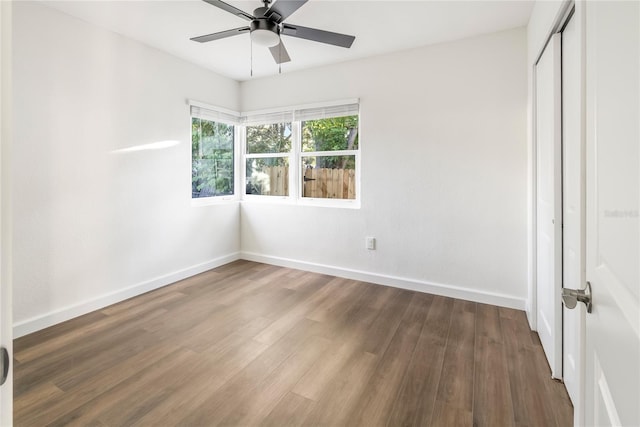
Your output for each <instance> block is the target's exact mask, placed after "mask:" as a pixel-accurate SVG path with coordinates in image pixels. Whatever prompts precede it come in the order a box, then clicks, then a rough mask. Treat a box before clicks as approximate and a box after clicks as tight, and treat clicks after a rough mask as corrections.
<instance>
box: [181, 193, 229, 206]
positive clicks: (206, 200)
mask: <svg viewBox="0 0 640 427" xmlns="http://www.w3.org/2000/svg"><path fill="white" fill-rule="evenodd" d="M238 201H240V200H239V199H238V197H237V196H235V195H234V196H217V197H201V198H197V199H191V206H192V207H199V206H212V205H228V204H230V203H234V202H238Z"/></svg>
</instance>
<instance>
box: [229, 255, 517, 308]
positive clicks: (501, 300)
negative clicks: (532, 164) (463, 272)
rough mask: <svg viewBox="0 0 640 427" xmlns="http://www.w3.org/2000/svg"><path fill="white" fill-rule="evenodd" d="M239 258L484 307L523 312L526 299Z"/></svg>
mask: <svg viewBox="0 0 640 427" xmlns="http://www.w3.org/2000/svg"><path fill="white" fill-rule="evenodd" d="M240 258H241V259H245V260H247V261H255V262H261V263H265V264H273V265H278V266H281V267H288V268H295V269H299V270H306V271H311V272H314V273H322V274H329V275H331V276H337V277H344V278H346V279H353V280H359V281H362V282H369V283H375V284H378V285H385V286H392V287H394V288H401V289H408V290H410V291H418V292H425V293H429V294H434V295H440V296H445V297H450V298H458V299H463V300H466V301H473V302H479V303H483V304H492V305H497V306H500V307H507V308H514V309H517V310H524V309H525V307H526V300H525V299H524V298H516V297H513V296H510V295H504V294H499V293H494V292H487V291H479V290H476V289H469V288H463V287H460V286H453V285H444V284H441V283H430V282H425V281H421V280H414V279H408V278H404V277H396V276H389V275H384V274H378V273H369V272H366V271H361V270H352V269H348V268H342V267H333V266H330V265H324V264H316V263H312V262H307V261H298V260H294V259H290V258H281V257H275V256H270V255H262V254H257V253H253V252H244V251H243V252H240Z"/></svg>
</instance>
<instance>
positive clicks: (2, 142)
mask: <svg viewBox="0 0 640 427" xmlns="http://www.w3.org/2000/svg"><path fill="white" fill-rule="evenodd" d="M0 22H1V24H2V25H0V124H1V126H0V129H1V130H0V180H1V184H0V304H2V309H1V310H0V313H1V317H2V318H1V319H0V344H1V345H2V346H4V347H6V348H7V350H8V352H9V360H10V361H11V362H12V357H13V341H12V339H13V332H12V323H13V322H12V289H11V287H12V280H11V263H12V261H11V230H12V223H11V143H12V142H11V139H12V129H11V127H12V123H13V118H12V114H11V106H12V97H11V95H12V94H11V91H12V77H11V73H12V64H11V47H12V39H11V35H12V33H11V31H12V26H11V24H12V0H10V1H0ZM12 421H13V363H11V364H10V365H9V375H8V377H7V380H6V382H5V383H4V385H3V386H2V388H0V425H11V423H12Z"/></svg>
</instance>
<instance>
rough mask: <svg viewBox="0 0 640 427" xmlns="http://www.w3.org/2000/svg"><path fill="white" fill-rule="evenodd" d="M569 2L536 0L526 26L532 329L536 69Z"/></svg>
mask: <svg viewBox="0 0 640 427" xmlns="http://www.w3.org/2000/svg"><path fill="white" fill-rule="evenodd" d="M565 3H567V0H558V1H555V0H547V1H536V2H535V3H534V5H533V9H532V10H531V17H530V18H529V24H528V25H527V106H528V111H527V155H528V160H527V168H528V169H527V177H528V182H529V184H528V190H527V191H528V197H527V199H528V207H527V211H528V221H527V223H528V225H527V230H528V256H527V260H528V268H527V269H528V281H527V282H528V285H527V288H528V292H527V302H528V303H527V307H526V311H527V318H528V319H529V325H530V326H531V328H532V329H533V330H537V327H536V301H535V293H536V290H535V280H536V278H535V259H534V256H535V255H534V254H535V246H534V244H535V243H534V242H535V237H536V236H535V228H534V225H535V224H534V219H535V218H534V216H533V212H534V204H533V200H534V172H533V171H534V169H535V164H534V159H535V149H534V144H533V110H532V108H533V93H534V90H533V69H534V66H535V62H536V60H537V59H538V56H539V55H540V53H541V52H542V49H543V48H544V46H545V43H546V42H547V39H548V37H549V34H550V33H551V30H552V28H553V26H554V23H555V22H556V20H557V18H558V14H559V13H560V11H561V10H562V8H563V4H565Z"/></svg>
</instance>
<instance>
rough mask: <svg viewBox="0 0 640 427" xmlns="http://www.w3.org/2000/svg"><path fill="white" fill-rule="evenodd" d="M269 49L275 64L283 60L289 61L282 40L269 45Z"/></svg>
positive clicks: (282, 62) (283, 61)
mask: <svg viewBox="0 0 640 427" xmlns="http://www.w3.org/2000/svg"><path fill="white" fill-rule="evenodd" d="M269 50H270V51H271V55H273V59H275V60H276V64H284V63H285V62H289V61H291V58H290V57H289V52H287V49H286V48H285V47H284V44H283V43H282V40H280V44H278V45H276V46H272V47H270V48H269Z"/></svg>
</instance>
